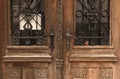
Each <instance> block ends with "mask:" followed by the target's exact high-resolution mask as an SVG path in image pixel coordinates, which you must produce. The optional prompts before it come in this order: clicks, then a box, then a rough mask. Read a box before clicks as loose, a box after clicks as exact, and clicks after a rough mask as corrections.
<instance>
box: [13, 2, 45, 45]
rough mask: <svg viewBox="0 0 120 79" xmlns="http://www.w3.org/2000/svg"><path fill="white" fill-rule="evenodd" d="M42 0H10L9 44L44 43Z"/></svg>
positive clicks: (43, 4)
mask: <svg viewBox="0 0 120 79" xmlns="http://www.w3.org/2000/svg"><path fill="white" fill-rule="evenodd" d="M44 7H45V3H44V0H11V44H12V45H45V42H46V39H45V36H44V33H45V15H44V14H45V13H44Z"/></svg>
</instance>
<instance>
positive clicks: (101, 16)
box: [75, 0, 110, 45]
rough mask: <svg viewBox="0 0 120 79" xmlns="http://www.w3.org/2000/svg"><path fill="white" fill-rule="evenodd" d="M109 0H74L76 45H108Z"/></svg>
mask: <svg viewBox="0 0 120 79" xmlns="http://www.w3.org/2000/svg"><path fill="white" fill-rule="evenodd" d="M109 7H110V1H109V0H76V40H75V44H76V45H109V44H110V43H109V42H110V26H109V17H110V12H109Z"/></svg>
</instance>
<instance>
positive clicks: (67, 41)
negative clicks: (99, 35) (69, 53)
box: [66, 27, 76, 50]
mask: <svg viewBox="0 0 120 79" xmlns="http://www.w3.org/2000/svg"><path fill="white" fill-rule="evenodd" d="M71 38H74V39H76V36H75V35H72V34H71V33H70V28H69V27H67V28H66V50H69V49H70V41H71Z"/></svg>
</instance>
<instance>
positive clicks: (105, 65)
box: [0, 0, 120, 79]
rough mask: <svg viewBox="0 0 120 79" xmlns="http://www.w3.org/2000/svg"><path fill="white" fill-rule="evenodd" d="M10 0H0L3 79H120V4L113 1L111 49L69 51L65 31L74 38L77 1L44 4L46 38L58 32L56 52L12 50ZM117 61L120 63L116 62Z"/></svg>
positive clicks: (0, 71) (0, 70)
mask: <svg viewBox="0 0 120 79" xmlns="http://www.w3.org/2000/svg"><path fill="white" fill-rule="evenodd" d="M9 1H10V0H0V79H105V78H107V79H120V76H119V72H120V61H119V58H120V54H119V53H120V35H119V33H120V31H119V29H120V27H119V25H120V10H119V7H120V5H119V4H120V1H119V0H110V1H111V4H110V6H111V8H110V11H111V17H110V21H111V22H110V27H111V41H112V44H111V46H75V45H74V39H73V38H71V41H70V48H69V50H67V49H66V40H67V39H66V28H70V33H71V34H72V35H74V34H75V31H76V28H75V14H76V13H75V6H76V4H75V1H76V0H45V5H46V6H45V16H46V18H45V19H46V20H45V25H46V34H49V32H50V28H53V29H54V32H55V41H54V43H55V49H54V51H53V54H51V53H50V48H49V46H50V41H49V40H50V39H49V37H48V38H47V40H48V43H47V46H10V43H9V39H10V36H9V35H10V29H9V27H10V20H9V19H10V18H9V16H10V14H9V5H8V4H7V3H9ZM117 59H118V60H117Z"/></svg>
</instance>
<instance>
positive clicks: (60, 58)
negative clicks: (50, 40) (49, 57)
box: [56, 0, 63, 79]
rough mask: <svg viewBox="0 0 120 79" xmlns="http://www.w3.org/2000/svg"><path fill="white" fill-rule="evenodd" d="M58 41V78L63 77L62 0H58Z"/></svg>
mask: <svg viewBox="0 0 120 79" xmlns="http://www.w3.org/2000/svg"><path fill="white" fill-rule="evenodd" d="M56 28H57V29H56V41H59V42H57V46H56V49H57V52H58V53H57V60H56V68H57V72H56V73H57V74H56V75H57V79H63V48H62V45H63V40H62V39H63V37H62V33H63V30H62V0H57V27H56Z"/></svg>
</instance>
